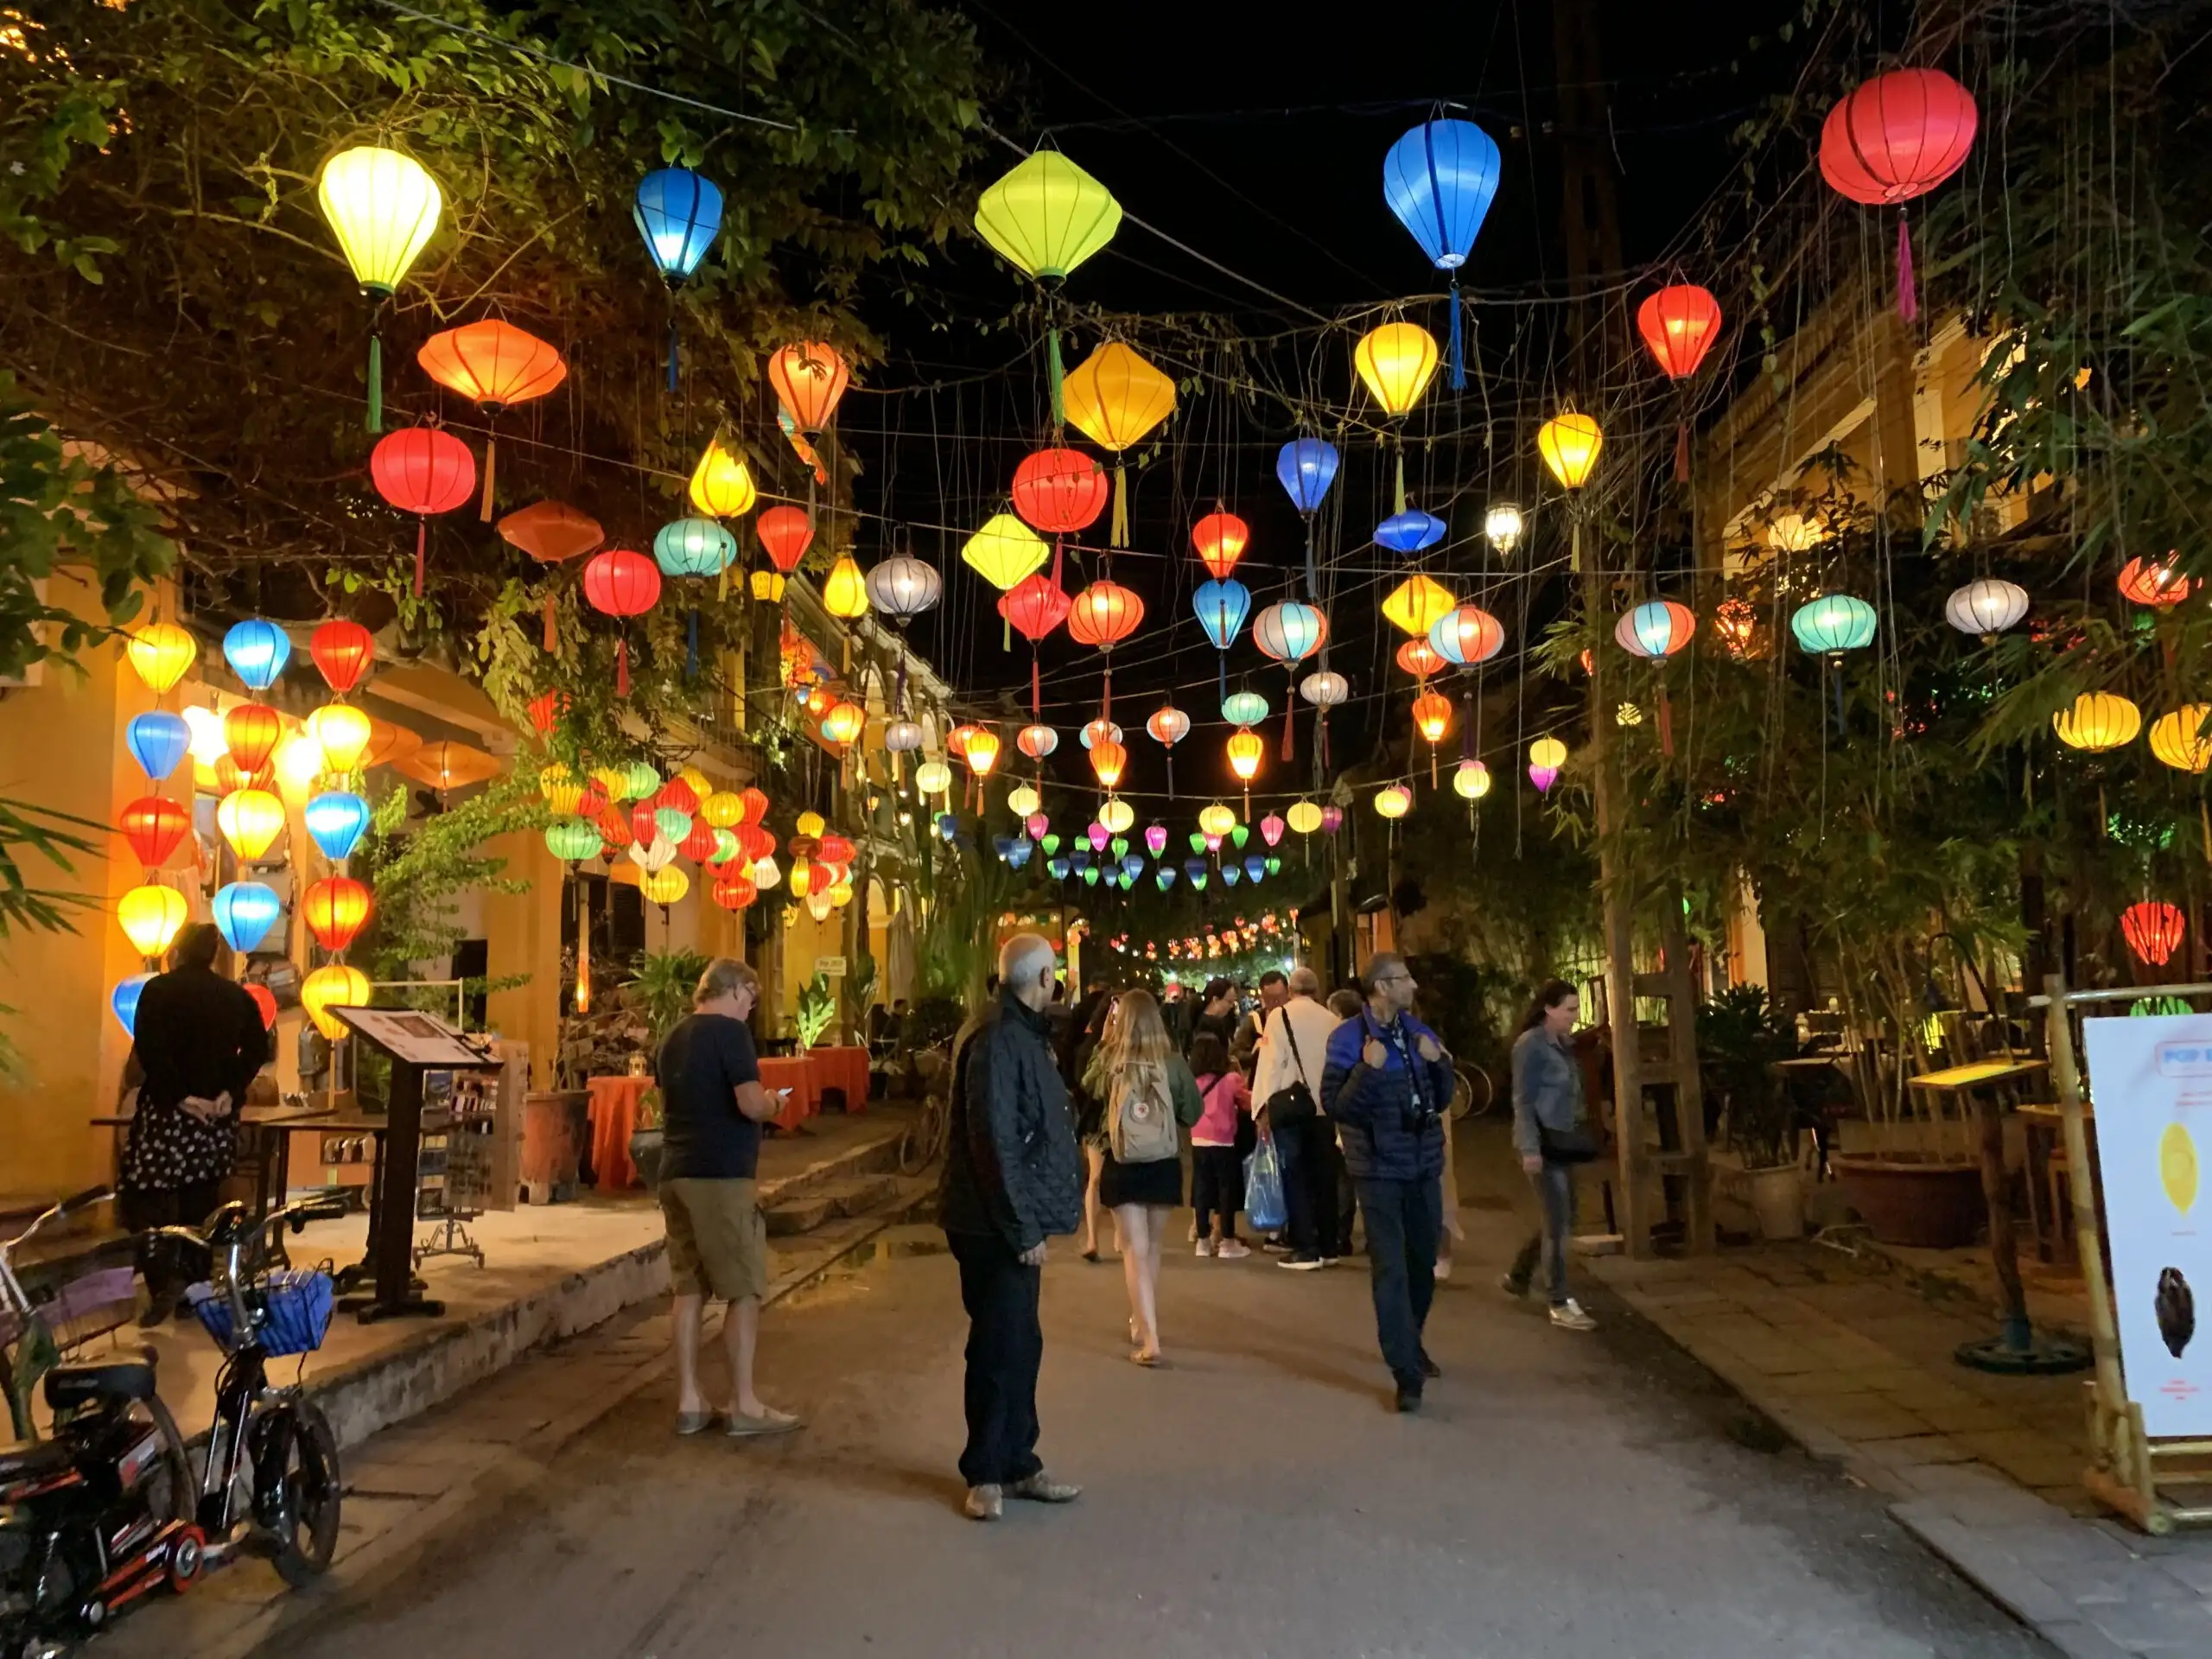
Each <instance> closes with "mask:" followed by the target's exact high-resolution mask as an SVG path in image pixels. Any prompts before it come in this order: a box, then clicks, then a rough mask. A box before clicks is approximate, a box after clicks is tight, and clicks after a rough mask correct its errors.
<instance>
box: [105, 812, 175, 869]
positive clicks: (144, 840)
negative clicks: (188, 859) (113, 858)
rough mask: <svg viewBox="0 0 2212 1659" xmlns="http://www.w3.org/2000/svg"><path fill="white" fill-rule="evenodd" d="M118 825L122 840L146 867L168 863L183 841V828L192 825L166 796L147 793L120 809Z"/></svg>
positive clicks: (157, 866)
mask: <svg viewBox="0 0 2212 1659" xmlns="http://www.w3.org/2000/svg"><path fill="white" fill-rule="evenodd" d="M119 827H120V828H121V829H122V831H123V838H124V840H125V841H127V842H130V850H131V851H132V852H134V853H136V854H137V855H138V862H139V864H140V865H141V866H142V867H143V868H146V869H149V870H158V869H159V868H162V865H164V864H166V863H168V858H169V855H170V854H171V853H173V852H175V850H176V849H177V846H178V843H180V842H182V841H183V839H184V836H185V831H186V830H188V829H191V828H192V817H191V815H190V814H189V813H188V812H187V811H186V810H184V809H183V808H182V807H181V806H179V805H178V804H176V803H175V801H172V800H170V799H168V798H167V797H165V796H161V795H148V796H145V797H143V798H140V799H138V800H135V801H133V802H131V803H130V805H128V806H126V807H124V809H123V817H122V818H121V819H120V820H119Z"/></svg>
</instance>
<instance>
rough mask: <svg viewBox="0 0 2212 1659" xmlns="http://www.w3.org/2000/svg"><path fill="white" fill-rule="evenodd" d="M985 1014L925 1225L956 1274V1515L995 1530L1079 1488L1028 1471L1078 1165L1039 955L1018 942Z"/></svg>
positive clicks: (958, 1087) (1039, 946)
mask: <svg viewBox="0 0 2212 1659" xmlns="http://www.w3.org/2000/svg"><path fill="white" fill-rule="evenodd" d="M998 976H999V994H998V1001H997V1004H996V1005H995V1007H993V1008H992V1010H991V1011H990V1012H989V1013H988V1014H985V1015H984V1016H983V1017H982V1019H981V1020H977V1021H976V1023H975V1024H974V1026H972V1027H970V1028H969V1030H967V1031H965V1032H963V1033H962V1034H961V1037H960V1039H959V1041H958V1042H957V1044H956V1045H955V1052H954V1054H953V1058H952V1097H951V1101H950V1107H949V1118H948V1125H947V1131H946V1151H945V1159H944V1190H943V1192H942V1193H941V1195H940V1198H939V1205H938V1212H939V1216H940V1217H941V1219H942V1221H943V1223H944V1234H945V1241H946V1243H949V1244H950V1246H951V1247H952V1255H953V1259H954V1260H955V1261H957V1262H958V1263H959V1264H960V1300H961V1304H962V1306H964V1307H965V1308H966V1309H967V1310H968V1376H967V1388H966V1403H967V1413H968V1446H967V1449H966V1450H965V1451H963V1452H962V1453H961V1454H960V1473H961V1477H962V1478H963V1479H964V1480H966V1481H967V1483H968V1499H967V1503H966V1504H965V1506H964V1507H965V1510H966V1512H967V1514H968V1515H969V1517H970V1518H972V1519H974V1520H977V1521H995V1520H997V1519H998V1518H999V1515H1000V1512H1001V1507H1002V1504H1003V1501H1004V1498H1005V1497H1006V1495H1007V1493H1009V1492H1011V1493H1012V1494H1013V1495H1014V1497H1027V1498H1033V1499H1035V1500H1037V1501H1038V1502H1039V1503H1068V1502H1070V1501H1071V1500H1072V1499H1073V1498H1074V1497H1076V1496H1077V1493H1078V1492H1079V1491H1080V1490H1081V1489H1080V1488H1078V1487H1075V1486H1070V1485H1067V1484H1064V1483H1062V1482H1058V1481H1055V1480H1053V1479H1052V1478H1051V1477H1050V1476H1049V1475H1047V1474H1046V1472H1045V1467H1044V1465H1043V1464H1041V1463H1040V1462H1039V1461H1038V1459H1037V1434H1038V1428H1037V1373H1038V1371H1039V1368H1040V1367H1041V1366H1042V1365H1043V1363H1044V1358H1045V1332H1044V1329H1043V1327H1042V1325H1040V1324H1039V1319H1038V1312H1037V1306H1038V1295H1039V1290H1040V1289H1041V1287H1042V1285H1043V1280H1044V1266H1045V1241H1046V1238H1047V1237H1048V1236H1051V1235H1052V1234H1054V1233H1062V1234H1065V1233H1071V1232H1073V1231H1075V1230H1076V1226H1077V1223H1078V1222H1079V1221H1080V1220H1081V1218H1082V1198H1083V1175H1082V1162H1081V1159H1080V1158H1079V1156H1078V1154H1077V1151H1076V1143H1075V1131H1074V1128H1073V1121H1072V1119H1071V1116H1070V1115H1069V1112H1068V1096H1067V1088H1066V1085H1065V1084H1063V1083H1062V1082H1061V1080H1060V1074H1059V1071H1058V1068H1057V1067H1056V1066H1055V1065H1054V1063H1053V1055H1052V1046H1051V1035H1052V1025H1051V1022H1050V1021H1049V1020H1047V1019H1046V1016H1045V1009H1046V1007H1047V1006H1048V1005H1049V1004H1050V1003H1051V1001H1052V986H1053V967H1052V945H1051V944H1050V943H1049V942H1048V941H1047V940H1046V939H1045V938H1042V937H1041V936H1039V935H1038V934H1035V933H1017V934H1016V935H1014V938H1010V939H1008V940H1007V942H1006V944H1005V946H1004V947H1003V948H1002V949H1001V950H1000V951H999V975H998Z"/></svg>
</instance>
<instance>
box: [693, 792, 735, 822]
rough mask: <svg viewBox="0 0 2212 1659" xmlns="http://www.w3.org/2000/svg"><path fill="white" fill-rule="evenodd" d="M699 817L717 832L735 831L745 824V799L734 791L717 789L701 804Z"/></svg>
mask: <svg viewBox="0 0 2212 1659" xmlns="http://www.w3.org/2000/svg"><path fill="white" fill-rule="evenodd" d="M699 816H700V817H702V818H704V819H705V820H706V821H707V822H708V823H711V824H712V825H714V827H715V829H736V828H737V826H738V825H739V824H741V823H744V822H745V798H744V797H743V796H742V795H740V794H739V793H738V792H737V791H735V790H734V789H717V790H715V791H711V792H709V794H708V796H707V797H706V798H705V799H704V800H702V801H701V802H700V803H699Z"/></svg>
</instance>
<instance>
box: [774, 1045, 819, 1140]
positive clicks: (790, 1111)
mask: <svg viewBox="0 0 2212 1659" xmlns="http://www.w3.org/2000/svg"><path fill="white" fill-rule="evenodd" d="M814 1076H815V1074H814V1067H813V1065H811V1063H810V1062H809V1060H808V1059H807V1058H806V1057H805V1056H804V1055H803V1054H794V1055H792V1056H791V1057H790V1058H786V1059H764V1060H762V1061H761V1062H760V1086H761V1087H762V1088H763V1089H766V1090H767V1091H768V1092H769V1093H770V1094H774V1093H775V1092H776V1091H777V1090H779V1089H788V1090H791V1097H790V1098H789V1099H787V1100H785V1102H784V1105H783V1109H782V1110H781V1111H779V1112H778V1113H777V1114H776V1116H774V1117H772V1118H771V1119H769V1122H772V1123H773V1124H774V1125H775V1126H776V1127H777V1128H779V1129H781V1130H783V1131H784V1132H785V1134H787V1135H788V1134H795V1133H797V1132H798V1128H799V1126H800V1125H802V1124H803V1123H804V1122H806V1120H807V1119H808V1118H810V1117H812V1116H814V1114H815V1113H816V1111H817V1110H818V1109H819V1101H818V1097H817V1095H816V1094H815V1090H814Z"/></svg>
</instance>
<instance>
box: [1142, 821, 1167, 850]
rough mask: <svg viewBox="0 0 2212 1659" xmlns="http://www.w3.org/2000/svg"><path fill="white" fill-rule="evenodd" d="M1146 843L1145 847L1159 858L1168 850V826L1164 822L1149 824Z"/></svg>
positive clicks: (1145, 833) (1145, 834)
mask: <svg viewBox="0 0 2212 1659" xmlns="http://www.w3.org/2000/svg"><path fill="white" fill-rule="evenodd" d="M1144 844H1145V849H1146V850H1147V852H1149V853H1150V854H1151V855H1153V856H1154V858H1158V857H1159V856H1160V855H1161V854H1162V853H1164V852H1166V850H1167V826H1166V824H1164V823H1154V824H1148V825H1147V826H1146V828H1145V832H1144Z"/></svg>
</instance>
